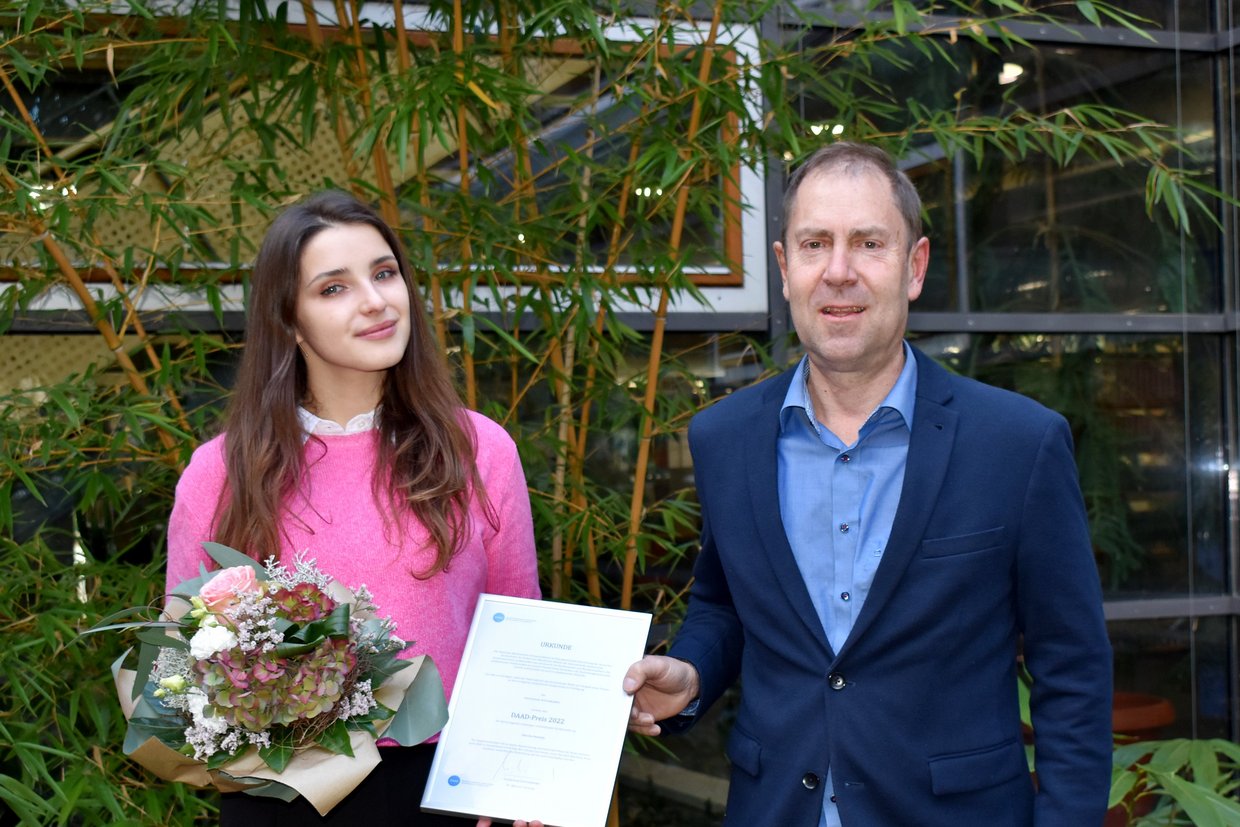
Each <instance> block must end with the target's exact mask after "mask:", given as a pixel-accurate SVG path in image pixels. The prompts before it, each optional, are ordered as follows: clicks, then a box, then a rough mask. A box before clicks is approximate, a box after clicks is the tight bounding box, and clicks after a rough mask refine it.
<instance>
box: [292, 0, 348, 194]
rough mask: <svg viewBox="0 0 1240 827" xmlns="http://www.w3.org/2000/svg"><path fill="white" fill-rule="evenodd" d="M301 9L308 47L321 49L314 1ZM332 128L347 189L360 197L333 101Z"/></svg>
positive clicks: (345, 135) (341, 119) (307, 1)
mask: <svg viewBox="0 0 1240 827" xmlns="http://www.w3.org/2000/svg"><path fill="white" fill-rule="evenodd" d="M301 8H302V11H303V12H304V13H305V17H306V33H307V34H308V35H309V37H310V45H311V46H313V47H314V48H316V49H320V50H321V49H322V48H323V29H322V27H321V26H319V17H318V12H316V11H315V9H314V0H301ZM331 118H332V128H333V130H334V131H335V133H336V144H337V146H339V147H340V155H341V157H342V158H343V160H344V168H345V172H346V173H347V174H348V176H349V189H350V190H352V192H353V194H354V195H356V196H358V197H361V193H360V192H358V189H357V185H356V184H355V183H353V182H354V180H355V179H356V178H357V177H358V169H357V161H356V159H354V157H353V151H352V149H351V148H350V146H349V134H348V131H347V130H346V129H345V123H344V113H343V112H342V111H341V109H340V104H339V102H338V101H335V100H333V101H332V106H331Z"/></svg>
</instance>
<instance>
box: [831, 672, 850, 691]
mask: <svg viewBox="0 0 1240 827" xmlns="http://www.w3.org/2000/svg"><path fill="white" fill-rule="evenodd" d="M827 683H828V684H829V685H830V686H831V688H832V689H843V688H844V686H845V685H846V682H845V680H844V676H843V675H841V674H840V673H839V672H832V673H831V674H830V675H827Z"/></svg>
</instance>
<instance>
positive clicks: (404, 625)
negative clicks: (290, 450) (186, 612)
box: [167, 411, 539, 697]
mask: <svg viewBox="0 0 1240 827" xmlns="http://www.w3.org/2000/svg"><path fill="white" fill-rule="evenodd" d="M469 415H470V419H471V421H472V422H473V426H474V430H475V432H476V435H477V436H476V441H477V457H476V462H477V465H478V472H479V475H480V476H481V477H482V481H483V485H484V486H485V488H486V492H487V496H488V497H489V499H490V502H491V506H492V508H493V509H494V510H495V514H496V516H497V517H498V524H499V528H498V530H497V529H495V528H492V526H491V524H490V523H489V522H488V521H487V519H486V515H485V514H484V513H483V510H482V507H481V505H480V503H479V502H478V501H477V500H476V499H475V500H473V502H472V503H471V506H470V530H469V536H468V538H467V540H466V542H465V544H464V546H463V547H462V548H461V549H460V550H459V551H458V552H457V553H456V555H455V556H454V557H453V558H452V562H451V563H450V564H449V566H448V570H447V571H444V572H440V573H438V574H436V575H435V576H433V577H431V578H430V579H427V580H418V579H417V578H415V577H414V576H413V572H421V571H425V570H426V569H427V568H428V566H429V564H430V563H431V561H433V560H434V556H435V555H434V551H433V549H432V548H429V547H428V545H429V539H428V538H429V533H428V532H427V530H426V529H425V527H424V526H423V525H422V524H421V523H420V522H418V521H417V520H416V519H415V518H413V517H412V516H411V515H409V514H408V513H406V514H405V515H403V516H401V517H400V519H399V520H398V521H393V524H392V526H391V528H390V530H389V531H388V532H387V534H388V535H390V540H391V541H389V537H388V536H385V532H384V522H383V519H382V517H381V516H380V513H379V511H378V509H377V507H376V505H375V500H374V496H373V494H372V489H371V475H372V472H373V469H374V467H375V464H376V447H377V446H376V435H377V433H378V432H377V431H375V430H370V431H364V432H362V433H354V434H347V435H339V436H321V435H320V436H316V437H315V438H313V439H310V440H308V441H307V442H306V464H307V466H308V467H307V471H306V475H305V478H304V479H303V481H302V485H301V489H300V491H299V492H298V494H297V495H296V496H295V500H294V502H293V503H292V504H291V512H292V514H291V516H289V517H287V518H286V519H285V520H284V522H283V524H282V527H283V529H284V542H283V544H282V545H281V547H280V549H279V555H278V556H279V558H280V561H281V562H285V563H289V562H291V560H292V557H293V555H294V554H295V553H296V552H298V551H302V550H305V551H306V552H307V556H308V557H313V558H314V559H315V560H317V561H318V565H319V568H320V569H322V570H323V571H324V572H326V573H327V574H329V575H331V576H332V577H334V578H336V579H337V580H339V581H340V582H341V583H343V584H344V585H346V586H350V587H356V586H359V585H361V584H363V583H364V584H365V585H366V586H367V587H368V588H369V589H370V592H371V594H372V595H373V596H374V600H375V604H376V605H377V606H378V607H379V611H380V613H381V614H386V615H388V616H390V617H391V618H392V620H394V621H395V622H396V626H397V629H396V634H397V635H399V636H400V637H401V638H402V639H404V640H406V641H410V642H412V645H411V646H410V647H409V648H408V649H406V650H405V651H404V652H403V653H402V656H404V657H413V656H415V655H420V654H423V653H425V654H429V655H430V656H431V658H432V659H433V660H434V661H435V665H436V666H438V667H439V672H440V674H441V675H442V676H443V681H444V689H445V691H446V692H447V693H448V695H449V697H451V692H452V686H453V684H454V682H455V681H456V673H457V670H458V669H459V668H460V664H461V653H462V652H463V650H464V648H465V637H466V635H467V634H468V632H469V624H470V622H471V621H472V619H473V613H474V607H475V605H476V604H477V602H478V595H479V594H481V593H483V592H489V593H492V594H504V595H512V596H515V597H531V598H537V597H539V588H538V563H537V558H536V556H535V550H534V528H533V523H532V520H531V517H530V499H529V491H528V490H527V489H526V486H525V474H524V472H523V471H522V470H521V462H520V459H519V458H518V456H517V449H516V446H515V445H514V444H513V442H512V439H511V437H509V436H508V433H507V432H506V431H504V429H503V428H501V427H500V426H499V425H498V424H496V423H495V422H492V421H491V420H490V419H487V418H486V417H484V416H482V415H481V414H477V413H474V412H472V411H470V412H469ZM224 438H225V436H224V435H221V436H218V437H216V438H215V439H212V440H211V441H209V442H207V443H205V444H203V445H202V446H200V447H199V448H198V449H197V450H196V451H194V456H193V458H192V459H191V460H190V464H189V467H188V468H186V469H185V473H184V474H183V475H182V476H181V480H180V482H178V483H177V491H176V501H175V503H174V504H173V507H172V515H171V517H170V518H169V521H168V573H167V586H168V591H171V589H172V588H173V587H174V586H176V585H177V584H178V583H180V582H181V581H183V580H186V579H189V578H192V577H195V576H197V574H198V564H199V563H203V564H205V565H206V567H207V568H208V569H212V568H215V563H214V561H212V560H211V558H209V557H208V556H207V554H206V552H205V551H203V549H202V546H201V543H202V541H204V540H211V539H212V537H213V532H212V528H213V526H212V524H213V522H214V518H215V508H216V503H217V502H218V499H219V494H220V490H221V489H222V488H223V486H224V484H225V467H224V454H223V447H224ZM318 440H322V443H324V444H325V445H326V449H324V448H323V446H322V445H321V444H320V443H319V441H318Z"/></svg>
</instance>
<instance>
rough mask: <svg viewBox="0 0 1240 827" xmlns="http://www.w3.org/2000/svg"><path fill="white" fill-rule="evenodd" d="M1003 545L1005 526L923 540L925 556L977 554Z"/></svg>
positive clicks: (922, 545)
mask: <svg viewBox="0 0 1240 827" xmlns="http://www.w3.org/2000/svg"><path fill="white" fill-rule="evenodd" d="M1001 545H1003V526H999V527H998V528H989V529H986V530H985V531H977V532H974V533H972V534H961V535H959V536H956V537H940V538H938V539H934V540H922V541H921V554H922V556H923V557H954V556H955V555H957V554H975V553H977V552H979V551H989V550H990V549H992V548H998V547H999V546H1001Z"/></svg>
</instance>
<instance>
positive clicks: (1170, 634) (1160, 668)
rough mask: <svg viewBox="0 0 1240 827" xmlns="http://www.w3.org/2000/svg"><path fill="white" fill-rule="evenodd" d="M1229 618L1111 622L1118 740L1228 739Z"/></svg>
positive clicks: (1109, 627)
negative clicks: (1119, 736) (1119, 735)
mask: <svg viewBox="0 0 1240 827" xmlns="http://www.w3.org/2000/svg"><path fill="white" fill-rule="evenodd" d="M1229 625H1230V624H1229V622H1228V619H1227V618H1226V617H1202V618H1196V619H1194V618H1188V617H1174V618H1159V619H1156V620H1130V621H1113V622H1111V623H1109V624H1107V626H1108V630H1109V632H1110V636H1111V645H1112V647H1113V648H1114V652H1115V719H1116V721H1115V723H1116V730H1117V732H1119V733H1121V734H1125V735H1130V736H1134V737H1138V738H1147V739H1148V738H1179V737H1191V738H1228V737H1230V731H1231V730H1230V721H1231V708H1230V701H1229V698H1230V697H1231V694H1232V692H1233V684H1234V678H1233V677H1232V675H1231V670H1230V669H1229V667H1228V659H1227V649H1228V638H1229V632H1228V627H1229Z"/></svg>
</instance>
